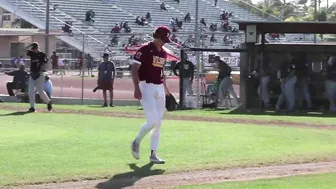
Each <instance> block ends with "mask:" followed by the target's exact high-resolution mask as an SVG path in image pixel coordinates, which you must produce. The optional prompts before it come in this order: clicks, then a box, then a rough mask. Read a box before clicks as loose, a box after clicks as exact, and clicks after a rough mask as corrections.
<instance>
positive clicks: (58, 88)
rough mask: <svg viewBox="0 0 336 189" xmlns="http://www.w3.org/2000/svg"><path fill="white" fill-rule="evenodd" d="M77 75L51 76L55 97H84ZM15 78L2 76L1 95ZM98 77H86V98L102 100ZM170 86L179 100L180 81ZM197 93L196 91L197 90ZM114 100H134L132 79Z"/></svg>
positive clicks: (119, 85) (118, 87)
mask: <svg viewBox="0 0 336 189" xmlns="http://www.w3.org/2000/svg"><path fill="white" fill-rule="evenodd" d="M76 74H77V73H75V72H74V73H69V75H66V76H58V75H57V76H55V75H50V78H51V81H52V82H53V87H54V89H53V95H52V96H54V97H72V98H81V97H82V79H81V77H80V76H76ZM12 78H13V77H10V76H6V75H4V74H0V86H1V87H0V94H7V89H6V83H7V82H8V81H11V80H12ZM96 79H97V77H95V78H91V77H87V76H86V77H84V90H83V94H84V98H90V99H102V94H101V92H100V91H98V92H96V93H93V92H92V90H93V89H94V88H95V87H96V86H97V80H96ZM168 86H169V89H170V92H171V93H173V95H174V96H175V97H177V98H178V94H179V80H178V79H174V78H171V79H168ZM234 87H235V91H236V93H237V95H238V96H239V86H238V85H235V86H234ZM194 88H195V89H196V87H194ZM195 91H196V90H195ZM114 99H116V100H133V99H134V98H133V82H132V80H131V78H130V77H128V78H122V79H119V78H118V79H116V80H115V84H114Z"/></svg>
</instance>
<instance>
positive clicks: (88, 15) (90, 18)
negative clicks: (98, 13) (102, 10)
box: [85, 9, 95, 24]
mask: <svg viewBox="0 0 336 189" xmlns="http://www.w3.org/2000/svg"><path fill="white" fill-rule="evenodd" d="M94 17H95V12H94V11H93V10H92V9H91V10H89V11H87V12H86V14H85V21H87V22H89V23H90V24H93V23H94V22H95V21H94V20H93V18H94Z"/></svg>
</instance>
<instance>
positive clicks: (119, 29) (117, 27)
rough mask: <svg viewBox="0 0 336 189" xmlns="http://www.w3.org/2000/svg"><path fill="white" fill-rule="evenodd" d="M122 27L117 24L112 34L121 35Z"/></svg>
mask: <svg viewBox="0 0 336 189" xmlns="http://www.w3.org/2000/svg"><path fill="white" fill-rule="evenodd" d="M120 31H121V27H120V25H119V24H118V23H116V24H115V26H114V27H113V28H112V30H111V33H120Z"/></svg>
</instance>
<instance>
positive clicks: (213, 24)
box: [210, 23, 217, 32]
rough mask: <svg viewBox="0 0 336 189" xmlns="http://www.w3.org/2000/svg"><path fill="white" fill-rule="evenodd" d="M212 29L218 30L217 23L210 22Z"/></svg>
mask: <svg viewBox="0 0 336 189" xmlns="http://www.w3.org/2000/svg"><path fill="white" fill-rule="evenodd" d="M210 31H213V32H215V31H217V24H215V23H211V24H210Z"/></svg>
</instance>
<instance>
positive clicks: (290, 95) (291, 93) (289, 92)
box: [284, 76, 297, 111]
mask: <svg viewBox="0 0 336 189" xmlns="http://www.w3.org/2000/svg"><path fill="white" fill-rule="evenodd" d="M296 81H297V79H296V76H293V77H291V78H290V79H289V80H288V81H287V82H286V83H285V85H284V91H285V97H286V100H287V101H288V107H287V111H293V110H294V107H295V84H296Z"/></svg>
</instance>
